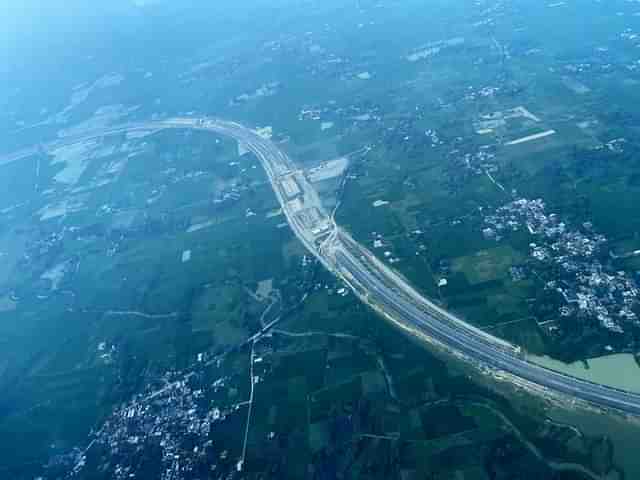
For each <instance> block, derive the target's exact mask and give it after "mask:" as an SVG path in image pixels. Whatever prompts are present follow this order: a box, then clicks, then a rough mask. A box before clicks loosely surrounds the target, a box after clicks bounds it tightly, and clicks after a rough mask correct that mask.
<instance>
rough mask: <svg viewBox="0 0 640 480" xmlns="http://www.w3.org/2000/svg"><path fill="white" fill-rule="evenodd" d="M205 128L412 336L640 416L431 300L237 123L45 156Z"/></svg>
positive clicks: (334, 267) (329, 263) (624, 398)
mask: <svg viewBox="0 0 640 480" xmlns="http://www.w3.org/2000/svg"><path fill="white" fill-rule="evenodd" d="M163 129H197V130H206V131H211V132H215V133H218V134H222V135H225V136H229V137H231V138H234V139H235V140H237V141H238V142H241V143H243V144H244V145H245V146H246V147H247V148H248V149H249V150H250V151H251V152H252V153H253V154H254V155H256V157H257V158H258V159H259V160H260V163H261V164H262V166H263V168H264V170H265V172H266V173H267V176H268V177H269V181H270V182H271V185H272V187H273V190H274V193H275V195H276V197H277V199H278V202H279V203H280V205H281V207H282V210H283V212H284V214H285V215H286V217H287V221H288V223H289V225H290V226H291V228H292V230H293V232H294V233H295V235H296V236H297V237H298V238H299V239H300V241H302V243H303V244H304V245H305V247H306V248H307V250H308V251H309V252H310V253H311V254H313V255H314V256H315V257H316V258H317V259H318V260H319V261H320V262H321V263H322V264H323V265H324V266H325V267H326V268H328V269H329V270H330V271H331V272H332V273H334V274H335V275H336V276H338V277H339V278H340V279H342V280H343V281H344V282H345V283H346V284H348V285H349V286H350V288H351V289H352V290H353V291H354V293H355V294H356V295H357V296H358V297H359V298H360V299H361V300H362V301H363V302H364V303H366V304H368V305H369V306H370V307H372V308H373V309H374V310H376V311H377V312H378V313H380V314H381V315H383V316H384V317H386V318H387V319H388V320H390V321H391V322H393V323H395V324H396V325H398V326H399V327H400V328H402V329H404V330H405V331H408V332H410V333H411V334H413V335H416V336H417V337H419V338H421V339H422V340H426V341H430V342H433V343H435V344H437V345H439V346H441V347H443V348H445V349H447V350H449V351H450V352H451V353H453V354H455V355H456V356H459V357H463V358H464V359H465V360H467V361H469V362H470V363H472V364H473V365H475V366H477V367H484V368H489V369H492V370H493V371H497V372H505V373H508V374H510V375H513V376H514V377H517V378H518V379H519V380H520V382H519V383H523V384H525V385H528V386H530V387H531V389H532V390H538V391H540V390H544V391H546V392H549V393H555V394H559V395H560V396H561V398H562V397H564V398H565V399H567V400H571V399H579V400H583V401H586V402H589V403H591V404H593V405H597V406H599V407H603V408H609V409H615V410H618V411H622V412H626V413H630V414H634V415H640V395H639V394H635V393H631V392H627V391H623V390H618V389H615V388H612V387H608V386H605V385H601V384H597V383H592V382H589V381H587V380H583V379H579V378H576V377H572V376H570V375H566V374H563V373H560V372H557V371H554V370H550V369H548V368H545V367H542V366H540V365H537V364H534V363H531V362H528V361H527V360H526V359H524V358H523V356H522V355H521V352H520V349H519V348H518V347H515V346H514V345H512V344H510V343H508V342H505V341H504V340H501V339H498V338H496V337H494V336H492V335H489V334H488V333H486V332H484V331H482V330H479V329H477V328H475V327H473V326H471V325H469V324H468V323H466V322H464V321H463V320H461V319H459V318H457V317H455V316H454V315H453V314H451V313H450V312H447V311H446V310H444V309H442V308H441V307H439V306H437V305H435V304H434V303H433V302H431V301H429V300H428V299H427V298H425V297H424V296H423V295H421V294H420V293H419V292H417V290H415V289H414V288H413V287H412V286H411V285H409V283H408V282H407V281H406V280H405V279H404V278H403V277H402V276H401V275H399V274H398V273H397V272H395V271H393V270H392V269H390V268H389V267H388V266H387V265H385V264H384V263H382V262H381V261H380V260H378V259H377V258H376V257H375V256H374V255H373V254H372V253H371V252H370V251H369V250H367V249H366V248H365V247H364V246H362V245H361V244H359V243H358V242H356V241H355V240H354V239H353V238H351V237H350V236H349V235H348V234H347V233H346V232H345V231H343V230H342V229H341V228H340V227H339V226H337V225H336V224H335V222H334V221H333V218H331V217H330V216H329V215H328V214H327V212H326V211H325V210H324V209H323V207H322V205H321V203H320V200H319V197H318V195H317V192H316V191H315V190H314V188H313V187H312V185H311V184H310V182H309V181H308V180H307V178H306V176H305V175H304V173H303V172H302V171H300V170H298V169H297V168H296V166H295V164H294V163H293V162H292V161H291V159H290V158H289V157H288V156H287V155H286V153H284V152H283V151H282V150H281V149H279V148H278V147H277V146H276V145H275V144H274V143H273V142H272V141H271V140H270V139H269V138H266V137H264V136H262V135H260V134H259V133H258V132H256V131H254V130H252V129H249V128H246V127H243V126H242V125H239V124H237V123H234V122H228V121H223V120H219V119H213V118H173V119H168V120H163V121H153V122H144V123H131V124H125V125H120V126H114V127H112V128H108V129H102V130H99V131H94V132H84V133H81V134H78V135H77V136H74V137H68V138H63V139H60V140H57V141H54V142H51V143H49V144H45V145H41V146H40V147H39V149H42V150H44V151H47V150H51V149H53V148H56V147H59V146H61V145H67V144H72V143H77V142H80V141H85V140H88V139H91V138H97V137H102V136H105V135H110V134H116V133H126V132H133V131H136V132H154V131H158V130H163ZM34 150H35V151H37V150H38V149H34V148H30V149H25V150H24V151H23V153H21V152H16V153H15V154H13V155H10V156H8V157H6V159H5V160H3V159H1V158H0V165H1V164H3V163H8V162H9V161H11V162H12V161H16V160H18V159H20V158H23V157H26V156H29V155H32V154H33V153H35V151H34Z"/></svg>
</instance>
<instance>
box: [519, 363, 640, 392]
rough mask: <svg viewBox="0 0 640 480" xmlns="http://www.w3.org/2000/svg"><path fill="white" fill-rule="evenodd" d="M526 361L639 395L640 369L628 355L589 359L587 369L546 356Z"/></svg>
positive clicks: (580, 364)
mask: <svg viewBox="0 0 640 480" xmlns="http://www.w3.org/2000/svg"><path fill="white" fill-rule="evenodd" d="M527 359H528V360H529V361H531V362H534V363H537V364H539V365H542V366H544V367H547V368H550V369H552V370H556V371H558V372H562V373H567V374H569V375H573V376H575V377H578V378H583V379H585V380H589V381H591V382H597V383H601V384H603V385H608V386H611V387H615V388H621V389H623V390H627V391H630V392H634V393H640V367H638V364H637V363H636V361H635V360H634V358H633V355H632V354H630V353H619V354H615V355H607V356H605V357H596V358H590V359H588V360H587V363H588V365H589V368H585V366H584V364H583V363H582V362H575V363H564V362H561V361H559V360H554V359H552V358H549V357H546V356H545V357H539V356H536V355H529V356H528V357H527Z"/></svg>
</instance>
